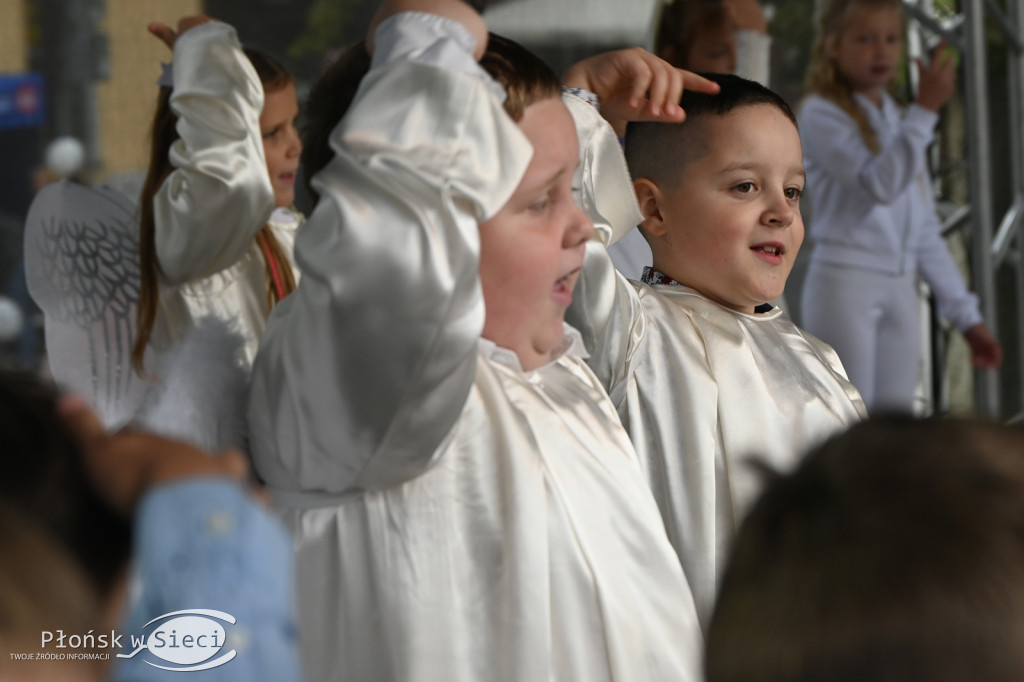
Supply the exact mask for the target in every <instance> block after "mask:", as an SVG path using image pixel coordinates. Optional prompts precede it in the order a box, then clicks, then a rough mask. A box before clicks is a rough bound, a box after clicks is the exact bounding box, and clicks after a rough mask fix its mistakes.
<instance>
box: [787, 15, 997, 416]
mask: <svg viewBox="0 0 1024 682" xmlns="http://www.w3.org/2000/svg"><path fill="white" fill-rule="evenodd" d="M903 33H904V23H903V13H902V7H901V5H900V2H899V0H830V1H829V2H828V4H827V5H826V7H825V9H824V12H823V13H822V15H821V19H820V25H819V29H818V36H817V40H816V42H815V45H814V48H813V52H812V57H811V64H810V66H809V68H808V73H807V82H806V89H807V92H808V93H809V94H808V96H807V98H806V99H805V101H804V102H803V105H802V107H801V110H800V113H799V122H800V133H801V137H802V139H803V146H804V164H805V166H806V170H807V191H808V192H810V198H811V202H812V205H813V206H814V216H813V220H812V222H811V229H810V233H811V236H812V238H813V240H814V243H815V249H814V252H813V254H812V256H811V264H810V267H809V270H808V274H807V277H806V279H805V282H804V292H803V308H802V312H803V320H802V321H803V324H804V326H805V327H806V328H807V329H808V330H809V331H810V332H812V333H813V334H815V335H817V336H819V337H821V339H822V340H824V341H825V342H827V343H829V344H831V345H832V346H833V347H834V348H835V349H836V351H838V353H839V356H840V357H841V358H842V361H843V364H844V365H845V366H846V369H847V371H848V372H849V375H850V379H851V380H852V381H853V383H854V384H855V385H856V386H857V388H858V389H859V390H860V392H861V395H862V396H863V397H864V401H865V403H866V404H867V406H868V409H869V411H875V412H877V411H881V410H886V411H903V412H906V411H910V410H911V409H912V407H913V401H914V394H915V390H916V386H917V381H918V373H919V368H918V366H919V364H920V337H919V328H918V327H919V322H918V313H917V298H916V279H917V277H918V276H920V277H922V278H923V279H924V280H925V281H926V282H927V283H928V285H929V286H930V287H931V288H932V291H933V292H934V294H935V297H936V299H937V300H938V304H939V311H940V313H941V314H942V315H943V316H944V317H945V318H946V319H948V320H949V321H950V322H951V323H953V324H954V325H955V326H956V327H957V328H958V329H960V330H961V331H962V332H963V334H964V337H965V338H966V339H967V342H968V344H969V346H970V349H971V357H972V360H973V361H974V364H975V365H977V366H979V367H984V368H992V367H997V366H998V365H999V363H1000V360H1001V349H1000V346H999V344H998V343H997V342H996V340H995V339H994V338H993V337H992V335H991V333H990V332H989V331H988V329H987V328H986V327H985V325H984V323H983V322H982V318H981V313H980V311H979V308H978V302H977V298H976V297H975V296H974V295H972V294H971V293H970V292H969V291H968V290H967V288H966V286H965V285H964V282H963V279H962V278H961V276H960V273H959V271H958V270H957V268H956V265H955V264H954V262H953V259H952V258H951V256H950V254H949V250H948V248H947V247H946V244H945V241H944V240H943V239H942V234H941V228H940V224H939V221H938V219H937V217H936V215H935V208H934V201H933V196H932V189H931V182H930V178H929V176H928V169H927V166H926V163H925V152H926V149H927V147H928V145H929V144H930V143H931V141H932V139H933V129H934V127H935V124H936V122H937V120H938V111H939V109H941V108H942V105H943V104H944V103H945V102H946V100H947V99H949V97H950V95H952V93H953V90H954V86H955V73H954V69H953V64H952V60H951V57H950V56H949V54H948V53H946V52H945V51H944V50H943V49H940V50H938V51H937V52H936V57H935V58H934V59H933V60H932V61H931V63H930V64H929V65H927V66H924V65H922V64H921V63H920V62H918V64H917V66H918V69H919V73H920V80H919V87H918V93H917V98H916V100H915V101H914V103H912V104H911V105H910V106H908V107H903V106H901V105H899V104H898V103H897V101H896V99H895V98H894V97H893V95H892V94H891V90H892V88H893V83H894V80H895V78H896V76H897V70H898V68H899V65H900V63H901V56H902V48H903Z"/></svg>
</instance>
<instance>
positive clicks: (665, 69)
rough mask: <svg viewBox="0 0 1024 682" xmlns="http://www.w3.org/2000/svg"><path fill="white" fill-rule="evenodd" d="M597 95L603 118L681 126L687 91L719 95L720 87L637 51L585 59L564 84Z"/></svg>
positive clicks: (684, 114)
mask: <svg viewBox="0 0 1024 682" xmlns="http://www.w3.org/2000/svg"><path fill="white" fill-rule="evenodd" d="M562 82H563V83H564V84H565V85H566V86H568V87H571V88H584V89H586V90H590V91H591V92H593V93H594V94H595V95H597V98H598V100H600V102H601V114H602V115H603V116H604V117H605V118H607V119H609V120H610V121H611V120H613V119H619V120H625V121H665V122H669V123H678V122H680V121H682V120H683V119H685V118H686V113H685V112H684V111H683V110H682V109H681V108H680V107H679V98H680V97H682V94H683V90H684V89H685V88H689V89H691V90H696V91H698V92H706V93H708V94H716V93H717V92H718V89H719V88H718V84H717V83H713V82H711V81H709V80H707V79H705V78H702V77H700V76H698V75H697V74H695V73H691V72H689V71H683V70H682V69H677V68H675V67H673V66H672V65H671V64H669V63H668V62H666V61H665V60H664V59H660V58H659V57H656V56H655V55H653V54H651V53H650V52H648V51H647V50H643V49H640V48H639V47H633V48H629V49H625V50H616V51H615V52H605V53H603V54H599V55H596V56H594V57H590V58H589V59H584V60H583V61H581V62H578V63H576V64H574V65H573V66H572V67H571V68H570V69H569V70H568V71H567V72H566V74H565V78H564V79H563V81H562Z"/></svg>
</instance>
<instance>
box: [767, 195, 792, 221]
mask: <svg viewBox="0 0 1024 682" xmlns="http://www.w3.org/2000/svg"><path fill="white" fill-rule="evenodd" d="M795 216H796V211H795V210H794V208H793V206H792V205H790V203H789V200H788V199H786V197H785V196H784V195H783V196H782V197H781V198H780V199H776V200H775V201H773V202H772V205H771V206H769V207H768V208H767V209H766V210H765V212H764V215H763V216H762V219H763V220H764V222H765V224H767V225H769V226H770V227H789V226H790V225H791V224H792V223H793V218H794V217H795Z"/></svg>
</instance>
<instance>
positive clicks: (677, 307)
mask: <svg viewBox="0 0 1024 682" xmlns="http://www.w3.org/2000/svg"><path fill="white" fill-rule="evenodd" d="M565 99H566V101H567V104H568V105H569V107H570V111H572V112H573V117H574V119H575V120H576V125H577V131H578V132H579V135H580V144H581V148H582V151H581V160H582V163H581V166H580V169H579V170H578V171H577V180H578V187H580V189H581V192H582V195H581V204H582V205H583V206H584V208H585V209H586V210H587V211H588V213H589V214H590V215H591V218H592V219H593V220H594V222H595V225H596V226H597V232H596V234H595V237H594V239H593V240H592V241H591V242H590V243H589V244H588V245H587V255H586V260H585V264H584V269H583V274H582V275H581V277H580V280H579V282H578V284H577V285H576V291H575V292H574V301H573V305H572V307H571V308H570V309H569V313H568V315H567V320H568V321H569V322H570V323H571V324H573V325H574V326H575V327H576V328H577V329H579V330H580V332H581V334H582V335H583V339H584V343H585V344H586V346H587V350H588V351H589V352H590V357H589V358H588V360H587V362H588V364H589V365H590V367H591V369H593V370H594V373H595V374H596V375H597V376H598V378H599V379H600V380H601V383H602V384H603V385H604V386H605V388H606V389H607V390H608V393H609V395H610V396H611V398H612V402H614V403H615V405H616V407H617V409H618V412H619V415H620V416H621V418H622V423H623V425H624V426H625V427H626V430H627V431H628V432H629V435H630V439H631V440H632V441H633V445H634V447H635V448H636V450H637V454H638V455H639V457H640V461H641V465H642V466H643V468H644V471H645V472H646V474H647V478H648V480H649V483H650V486H651V489H652V490H653V491H654V496H655V499H656V500H657V502H658V506H659V507H660V509H661V513H662V516H663V517H664V519H665V526H666V530H667V531H668V535H669V539H670V540H671V541H672V544H673V546H674V547H675V549H676V552H677V553H678V554H679V559H680V561H681V562H682V565H683V570H684V572H685V573H686V577H687V580H688V581H689V584H690V588H691V590H692V592H693V596H694V600H695V602H696V604H697V612H698V615H699V617H700V620H701V624H702V626H703V627H707V624H708V622H709V619H710V617H711V612H712V609H713V607H714V599H715V591H716V587H717V583H718V577H719V575H720V573H721V571H722V569H723V568H724V567H725V562H726V560H727V559H728V553H729V546H730V543H731V541H732V539H733V536H734V535H735V532H736V529H737V527H738V524H739V522H740V521H741V519H742V517H743V515H744V513H745V512H746V511H747V509H748V507H749V506H750V505H751V504H752V503H753V502H754V500H755V499H756V497H757V496H758V494H759V492H760V491H761V488H762V487H763V480H762V477H761V475H760V474H759V472H758V470H757V469H756V468H755V467H753V466H751V463H752V462H754V461H760V462H763V463H765V464H767V465H769V466H770V467H772V468H773V469H775V470H778V471H787V470H789V469H791V468H792V467H793V466H794V465H795V464H796V463H797V462H798V460H799V459H800V458H801V457H802V456H803V455H804V454H805V453H806V452H807V451H808V450H809V449H810V448H811V447H813V446H815V445H817V444H819V443H821V442H822V441H823V440H825V439H827V438H828V437H829V436H831V435H833V434H835V433H837V432H839V431H842V430H843V429H845V428H846V427H847V426H849V425H851V424H853V423H855V422H857V421H859V420H860V419H862V418H864V416H865V415H866V413H865V410H864V403H863V401H862V400H861V398H860V394H859V393H858V392H857V389H856V388H854V386H853V384H851V383H850V382H849V381H848V380H847V377H846V373H845V371H844V369H843V366H842V363H841V362H840V360H839V357H838V355H836V353H835V351H833V350H832V348H831V347H829V346H828V345H827V344H825V343H823V342H821V341H819V340H818V339H816V338H814V337H813V336H811V335H810V334H807V333H806V332H803V331H801V330H800V329H798V328H797V327H796V326H795V325H794V324H793V323H792V322H791V321H790V320H789V318H787V317H786V316H785V314H784V313H783V312H782V311H781V310H779V309H778V308H775V309H773V310H772V311H771V312H768V313H763V314H749V315H748V314H744V313H740V312H736V311H733V310H730V309H728V308H724V307H722V306H720V305H718V304H717V303H714V302H712V301H710V300H708V299H707V298H705V297H704V296H702V295H701V294H699V293H698V292H696V291H694V290H693V289H689V288H687V287H683V286H669V285H656V286H649V285H647V284H640V283H637V282H632V283H631V282H629V281H627V280H626V278H625V277H623V276H622V275H621V274H619V273H618V272H616V270H615V268H614V266H613V264H612V261H611V258H610V257H609V256H608V251H607V249H606V247H605V244H606V243H607V241H608V240H609V239H610V238H611V237H612V235H613V233H615V234H621V233H622V232H623V231H625V230H628V229H630V227H631V226H632V225H635V224H636V223H638V222H639V220H640V214H639V209H638V208H637V207H636V200H635V198H631V200H629V201H626V200H624V199H623V194H622V187H623V186H626V187H628V186H629V176H628V172H627V171H626V167H625V160H624V159H623V158H622V154H621V150H620V148H619V146H618V141H617V140H616V139H615V136H614V134H613V133H612V132H611V128H610V127H609V126H608V125H607V124H606V123H605V122H604V120H603V119H601V118H600V116H599V115H598V113H597V111H596V109H595V108H594V107H592V106H590V105H589V104H586V103H585V102H583V101H582V100H580V99H578V98H575V97H573V96H571V95H567V96H566V98H565Z"/></svg>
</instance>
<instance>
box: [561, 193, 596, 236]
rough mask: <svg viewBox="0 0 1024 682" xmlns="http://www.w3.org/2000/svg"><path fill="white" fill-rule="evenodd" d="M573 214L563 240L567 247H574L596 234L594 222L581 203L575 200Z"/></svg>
mask: <svg viewBox="0 0 1024 682" xmlns="http://www.w3.org/2000/svg"><path fill="white" fill-rule="evenodd" d="M570 210H571V211H572V214H571V215H570V216H569V224H568V226H567V227H566V229H565V238H564V239H563V240H562V241H563V244H564V245H565V246H566V247H574V246H577V245H579V244H582V243H584V242H587V241H589V240H590V238H591V237H592V236H594V223H593V222H592V221H591V220H590V218H589V217H588V216H587V214H586V213H585V212H584V211H583V209H582V208H580V207H579V205H578V204H577V203H576V202H575V201H573V202H572V208H571V209H570Z"/></svg>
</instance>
